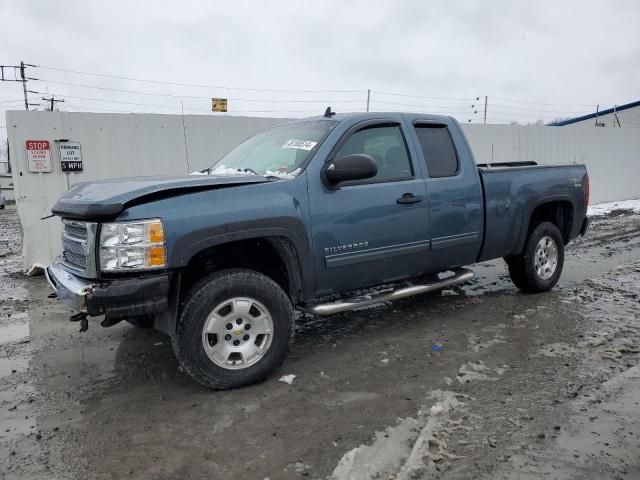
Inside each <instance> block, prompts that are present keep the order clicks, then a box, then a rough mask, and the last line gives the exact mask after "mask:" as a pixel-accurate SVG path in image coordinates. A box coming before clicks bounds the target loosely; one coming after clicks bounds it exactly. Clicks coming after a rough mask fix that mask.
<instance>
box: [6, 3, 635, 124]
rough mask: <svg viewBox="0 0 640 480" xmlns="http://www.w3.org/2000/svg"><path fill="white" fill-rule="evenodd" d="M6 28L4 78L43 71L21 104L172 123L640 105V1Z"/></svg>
mask: <svg viewBox="0 0 640 480" xmlns="http://www.w3.org/2000/svg"><path fill="white" fill-rule="evenodd" d="M0 18H1V19H2V22H1V27H0V64H17V63H19V62H20V60H24V61H25V62H27V63H32V64H36V65H39V66H40V67H41V68H29V69H28V75H29V76H32V77H36V78H38V79H42V80H48V81H47V82H44V81H37V82H36V81H33V82H29V89H30V90H35V91H38V92H41V93H43V94H45V93H46V94H47V95H49V94H51V93H53V94H56V95H61V97H59V98H65V103H64V104H60V107H61V109H63V110H77V111H87V110H94V109H95V110H96V111H109V110H114V111H125V112H128V111H147V112H161V113H178V112H179V111H180V107H181V101H182V102H183V104H184V108H185V113H192V114H208V111H209V109H210V100H209V99H210V98H211V97H226V98H229V111H230V112H233V113H234V114H240V113H241V112H244V114H248V115H264V116H307V115H314V114H320V113H322V112H323V111H324V109H325V108H326V106H327V105H332V106H333V109H334V110H336V111H346V110H364V109H365V107H366V96H367V93H366V92H367V89H371V109H372V110H399V111H403V110H405V111H414V110H419V111H425V112H431V113H447V114H452V115H454V116H455V117H456V118H458V120H460V121H464V122H466V121H468V120H472V121H474V122H478V121H482V103H483V101H484V96H485V95H487V96H488V97H489V101H488V114H487V117H488V119H489V122H491V123H506V122H508V121H510V120H517V121H520V122H534V121H535V120H536V119H538V118H542V119H545V120H551V119H554V118H558V117H571V116H577V115H579V114H580V113H590V112H592V111H594V109H595V105H596V104H598V103H599V104H600V105H601V108H607V107H610V106H613V105H614V104H618V105H620V104H624V103H628V102H631V101H634V100H638V99H640V88H639V85H640V33H639V32H640V2H638V1H637V0H628V1H603V0H598V1H591V0H589V1H585V0H579V1H578V0H577V1H560V0H554V1H529V2H516V1H462V0H459V1H451V0H448V1H419V0H416V1H398V0H396V1H376V0H367V1H346V0H340V1H322V2H320V1H315V2H311V1H306V2H303V1H242V0H234V1H230V2H223V1H216V2H211V1H204V0H202V1H187V0H182V1H179V2H176V1H157V0H154V1H148V2H143V1H139V2H134V1H114V0H109V1H102V2H97V1H91V2H89V1H63V0H56V1H51V0H39V1H36V0H33V1H32V0H4V1H2V2H1V3H0ZM44 67H49V68H44ZM52 68H56V69H66V70H75V71H82V72H90V73H100V74H107V75H114V76H119V77H129V78H139V79H148V80H157V81H166V82H175V83H183V84H201V85H207V86H208V87H206V88H200V87H187V86H180V85H167V84H154V83H149V82H138V81H133V80H126V79H114V78H108V77H100V76H92V75H82V74H78V73H69V72H64V71H59V70H54V69H52ZM69 84H76V85H69ZM79 85H85V86H79ZM89 86H93V87H101V88H102V89H99V88H89ZM220 87H229V89H225V88H220ZM235 88H243V89H257V90H269V89H271V90H285V91H282V92H280V91H278V92H265V91H253V90H236V89H235ZM108 89H112V90H108ZM113 90H128V91H133V92H144V93H147V94H152V93H154V94H155V93H158V94H163V95H142V94H139V93H125V92H121V91H113ZM300 90H322V91H324V92H301V91H300ZM327 90H343V91H345V92H328V91H327ZM383 92H386V93H383ZM389 93H393V94H396V95H390V94H389ZM399 94H402V95H407V96H401V95H399ZM62 95H66V97H62ZM42 96H43V95H42V94H31V95H30V97H31V98H32V101H34V102H40V103H42V100H40V98H41V97H42ZM190 97H195V98H190ZM433 97H438V98H433ZM476 97H480V98H481V101H480V102H477V101H475V100H474V99H475V98H476ZM21 99H22V88H21V84H19V83H8V82H7V83H0V110H1V112H0V113H1V114H2V115H1V117H0V125H4V123H5V119H4V110H6V109H7V108H12V109H14V108H15V109H23V108H24V105H23V103H21ZM12 100H17V101H16V102H14V103H8V102H9V101H12ZM252 100H253V101H252ZM133 104H142V105H133ZM472 104H473V105H476V107H471V105H472ZM34 108H39V109H41V108H43V107H42V106H41V107H34ZM98 109H100V110H98ZM475 111H477V112H478V113H474V112H475ZM0 135H2V136H3V135H4V132H3V131H1V130H0Z"/></svg>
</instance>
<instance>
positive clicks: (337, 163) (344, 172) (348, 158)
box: [324, 153, 378, 184]
mask: <svg viewBox="0 0 640 480" xmlns="http://www.w3.org/2000/svg"><path fill="white" fill-rule="evenodd" d="M324 172H325V175H326V177H327V180H329V182H331V183H333V184H336V183H340V182H349V181H353V180H364V179H365V178H371V177H375V176H376V174H377V173H378V164H377V163H376V160H375V158H373V157H372V156H371V155H366V154H364V153H352V154H351V155H344V156H342V157H338V158H334V159H333V160H331V161H330V162H329V163H328V164H327V166H326V167H325V169H324Z"/></svg>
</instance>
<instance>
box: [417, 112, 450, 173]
mask: <svg viewBox="0 0 640 480" xmlns="http://www.w3.org/2000/svg"><path fill="white" fill-rule="evenodd" d="M416 133H417V135H418V140H419V141H420V147H421V148H422V154H423V156H424V159H425V161H426V163H427V171H428V172H429V177H431V178H441V177H453V176H455V175H457V174H458V171H459V170H460V165H459V162H458V155H457V153H456V149H455V147H454V146H453V140H451V135H450V134H449V130H448V129H447V127H446V126H444V125H416Z"/></svg>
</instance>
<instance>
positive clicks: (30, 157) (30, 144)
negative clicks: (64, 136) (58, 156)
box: [26, 140, 51, 173]
mask: <svg viewBox="0 0 640 480" xmlns="http://www.w3.org/2000/svg"><path fill="white" fill-rule="evenodd" d="M26 145H27V166H28V167H29V171H30V172H34V173H38V172H44V173H49V172H51V147H50V145H49V141H48V140H27V142H26Z"/></svg>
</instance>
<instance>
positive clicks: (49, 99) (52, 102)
mask: <svg viewBox="0 0 640 480" xmlns="http://www.w3.org/2000/svg"><path fill="white" fill-rule="evenodd" d="M55 97H56V96H55V95H51V98H47V97H42V100H45V101H47V102H51V107H50V108H49V111H50V112H53V104H54V103H64V100H58V99H56V98H55Z"/></svg>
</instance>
